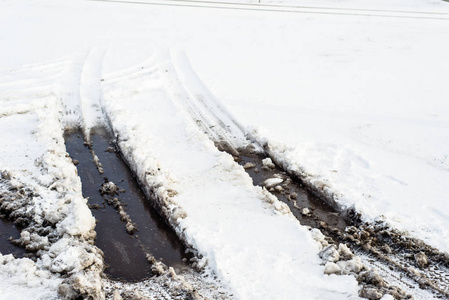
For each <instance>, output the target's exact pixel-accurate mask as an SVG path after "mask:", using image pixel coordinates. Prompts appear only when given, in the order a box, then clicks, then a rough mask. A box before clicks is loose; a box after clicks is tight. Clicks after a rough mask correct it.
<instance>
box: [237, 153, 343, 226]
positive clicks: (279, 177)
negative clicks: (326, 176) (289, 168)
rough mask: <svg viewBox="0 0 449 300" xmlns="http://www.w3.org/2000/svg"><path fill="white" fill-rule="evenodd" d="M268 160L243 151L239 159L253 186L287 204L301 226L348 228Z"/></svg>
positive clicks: (261, 155)
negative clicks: (263, 187) (264, 189)
mask: <svg viewBox="0 0 449 300" xmlns="http://www.w3.org/2000/svg"><path fill="white" fill-rule="evenodd" d="M265 159H267V156H266V155H265V154H255V153H245V152H241V153H240V155H239V156H238V158H237V160H238V163H239V164H240V165H242V166H243V167H244V168H245V171H246V172H247V173H248V175H249V176H250V177H251V178H252V180H253V183H254V185H258V186H265V187H266V188H267V190H269V191H270V192H271V193H272V194H274V195H275V196H276V197H277V198H278V199H279V200H280V201H282V202H284V203H286V204H287V205H288V207H289V208H290V210H291V211H292V213H293V215H294V216H295V217H296V218H297V219H298V220H299V221H300V223H301V224H302V225H307V226H310V227H313V228H320V229H325V228H323V227H327V225H330V226H331V227H333V228H338V229H340V230H344V229H345V228H346V226H348V225H349V224H348V223H347V222H346V220H345V219H344V218H343V217H342V216H341V215H340V214H339V213H338V212H337V211H336V210H335V209H333V208H332V207H331V206H329V205H328V204H326V203H325V202H323V201H321V200H320V199H318V198H316V197H314V196H312V195H310V193H309V192H307V191H306V190H305V189H304V188H303V187H302V185H301V183H300V182H299V181H298V180H296V179H295V178H292V177H290V176H289V175H287V174H286V173H285V171H283V170H282V169H281V168H279V167H278V166H277V165H275V164H273V163H272V162H271V160H267V161H265ZM263 161H265V164H264V163H263ZM323 222H324V223H323Z"/></svg>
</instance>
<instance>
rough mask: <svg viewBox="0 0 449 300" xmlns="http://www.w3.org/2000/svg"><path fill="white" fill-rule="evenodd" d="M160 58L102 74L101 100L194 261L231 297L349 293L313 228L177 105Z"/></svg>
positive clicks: (352, 291) (352, 287)
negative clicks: (325, 259)
mask: <svg viewBox="0 0 449 300" xmlns="http://www.w3.org/2000/svg"><path fill="white" fill-rule="evenodd" d="M161 57H163V56H161V55H155V57H154V62H152V61H151V60H150V61H148V65H145V66H144V69H148V70H151V71H150V72H147V73H145V74H144V73H140V74H139V77H138V78H136V77H135V76H133V75H132V74H131V75H128V76H130V77H132V80H129V79H128V78H126V77H125V76H123V75H122V76H120V75H119V74H114V75H113V76H112V77H109V76H107V75H106V76H105V81H104V84H103V91H104V99H103V101H104V103H103V104H104V106H105V110H106V113H107V114H108V115H109V116H110V121H111V123H112V124H113V128H114V131H115V134H117V135H118V136H119V146H120V147H121V149H122V151H123V153H124V155H125V157H126V158H127V159H128V161H132V162H133V164H132V167H133V169H134V170H135V171H136V173H137V174H138V176H139V179H140V180H141V182H143V183H144V184H146V185H147V186H150V187H151V186H152V187H155V192H156V193H157V195H158V196H159V199H160V201H161V205H162V206H163V207H164V208H165V209H166V211H167V216H168V217H171V220H172V224H173V225H174V226H175V227H176V229H177V231H178V232H179V233H181V234H182V235H184V238H185V239H186V240H187V241H188V243H189V244H191V245H192V246H193V247H194V248H195V249H198V251H199V252H200V254H201V255H203V256H204V257H203V260H202V261H200V262H198V263H199V264H200V265H204V264H206V263H207V266H208V267H209V268H210V269H211V270H212V271H213V272H215V274H216V275H218V276H219V278H220V279H222V280H223V281H224V282H226V283H228V285H229V286H230V288H231V290H232V292H233V294H234V295H235V296H236V298H237V299H274V298H281V299H287V298H290V297H292V296H294V295H298V294H301V295H304V297H305V298H313V297H318V298H329V297H332V298H335V299H338V298H341V299H347V298H348V297H355V296H356V295H357V283H356V281H355V278H354V277H348V276H343V277H328V276H326V275H324V273H323V272H324V267H323V266H321V265H320V263H321V260H320V259H319V257H318V251H319V249H320V244H319V243H318V242H316V241H314V240H313V238H312V235H311V234H310V232H309V231H308V230H307V229H306V228H305V227H301V226H300V225H299V223H298V221H297V220H296V219H295V218H294V217H293V216H292V215H291V214H290V213H289V210H288V208H287V207H286V206H285V204H282V203H280V202H279V201H278V200H277V199H275V198H274V197H273V196H272V195H269V194H268V193H267V192H266V191H265V190H263V189H261V188H259V187H254V186H253V185H252V182H251V179H250V178H249V176H248V175H247V174H246V173H245V172H244V170H243V168H242V167H240V166H239V165H238V164H236V163H235V162H234V159H233V158H232V157H231V156H230V155H229V154H224V153H222V152H219V151H218V150H217V149H216V148H215V147H214V146H213V143H212V142H211V141H210V140H209V139H208V138H207V135H205V134H203V132H201V131H200V130H198V128H197V127H196V126H195V122H194V121H193V120H192V119H190V117H189V116H188V115H187V116H186V115H185V114H184V113H185V111H184V104H182V105H180V103H179V102H178V100H179V99H178V97H180V96H182V95H179V94H172V93H171V91H173V90H175V91H177V90H179V87H178V86H177V85H178V84H179V82H178V81H168V80H166V77H165V76H163V75H164V73H166V68H164V67H161V65H162V66H165V65H166V64H165V62H164V61H163V59H162V58H161ZM165 57H166V56H165ZM136 71H138V69H137V70H136ZM138 72H139V71H138ZM117 76H119V78H121V80H120V81H118V80H115V78H117ZM109 82H110V83H109ZM123 98H126V99H127V105H126V106H125V105H124V104H123V101H122V99H123ZM240 134H242V133H240ZM274 180H279V179H277V178H274ZM276 182H278V181H276ZM280 182H282V179H280ZM168 190H174V191H176V192H177V194H176V195H175V196H172V197H170V196H168ZM180 209H182V211H183V212H184V213H183V214H182V215H180V214H179V210H180ZM293 278H294V280H293ZM323 287H325V288H323Z"/></svg>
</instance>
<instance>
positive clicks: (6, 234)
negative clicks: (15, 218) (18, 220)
mask: <svg viewBox="0 0 449 300" xmlns="http://www.w3.org/2000/svg"><path fill="white" fill-rule="evenodd" d="M19 237H20V230H19V228H17V227H16V225H14V223H13V222H11V221H8V220H5V219H3V218H0V253H1V254H3V255H6V254H12V255H14V257H16V258H21V257H24V256H25V254H26V253H27V252H26V250H25V249H24V248H21V247H19V246H16V245H14V244H13V243H11V240H12V239H18V238H19Z"/></svg>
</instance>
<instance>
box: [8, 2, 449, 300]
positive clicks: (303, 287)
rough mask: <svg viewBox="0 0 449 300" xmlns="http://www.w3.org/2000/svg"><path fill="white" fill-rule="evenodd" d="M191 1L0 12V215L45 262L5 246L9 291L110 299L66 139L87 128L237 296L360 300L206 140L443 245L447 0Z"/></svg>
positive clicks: (448, 152)
mask: <svg viewBox="0 0 449 300" xmlns="http://www.w3.org/2000/svg"><path fill="white" fill-rule="evenodd" d="M132 2H135V3H132ZM137 2H140V3H137ZM184 2H185V3H180V2H179V1H171V2H167V1H156V0H155V1H152V0H151V1H150V0H149V1H130V2H127V1H78V0H68V1H63V2H61V1H53V0H35V1H31V0H26V1H21V2H17V1H12V0H3V1H0V7H1V9H0V28H3V30H1V31H0V41H1V44H2V45H3V46H2V47H1V48H0V55H1V57H2V60H0V103H1V104H0V128H1V131H0V137H1V138H2V142H3V143H2V146H1V147H0V172H1V181H0V190H1V195H2V197H3V198H2V202H1V203H0V205H2V209H4V210H6V211H7V212H8V213H9V214H10V215H11V218H14V219H16V220H17V219H20V218H24V219H26V220H29V221H24V223H23V224H24V225H25V227H24V229H23V230H22V234H21V238H20V243H21V244H22V245H23V246H24V247H28V248H29V249H30V250H35V251H38V252H37V254H38V255H37V259H35V260H31V259H28V258H20V259H15V258H13V257H12V256H10V255H7V254H6V253H1V254H0V287H1V290H2V294H1V295H0V297H1V298H4V299H29V298H30V297H31V296H30V295H32V297H34V298H39V299H56V298H58V297H66V298H70V297H73V296H74V295H76V294H81V295H90V296H92V297H94V298H103V297H104V296H105V295H104V290H102V284H104V283H105V282H104V280H103V283H102V280H101V278H100V275H101V273H102V269H103V261H102V258H101V250H100V249H98V248H96V247H95V246H94V245H93V240H94V237H95V232H94V227H95V220H94V218H93V217H92V214H91V213H90V211H89V209H88V206H87V200H86V199H84V198H83V197H82V194H81V182H80V180H79V177H78V176H77V174H76V168H75V166H74V165H73V164H72V162H71V160H70V158H69V157H68V155H67V153H66V152H65V148H64V140H63V132H64V129H70V128H75V127H77V126H81V127H82V128H83V130H84V132H85V134H86V136H87V138H88V137H89V132H90V129H91V128H93V127H95V126H97V125H99V124H103V125H106V126H110V127H111V128H112V129H113V131H114V134H116V135H117V140H118V145H119V147H120V149H121V151H122V152H123V154H124V156H125V158H126V159H127V161H128V162H129V164H130V165H131V167H132V168H133V171H134V172H135V173H136V174H137V176H138V178H139V180H140V182H141V183H142V184H143V185H144V188H145V189H146V190H147V192H148V193H153V194H154V195H155V196H156V198H157V201H158V205H159V206H160V208H161V210H162V212H163V214H164V216H165V217H166V218H167V219H168V220H169V221H170V223H171V225H172V226H173V227H174V228H175V229H176V231H177V233H178V234H179V235H180V236H181V238H183V239H184V240H185V241H186V242H187V243H189V244H190V246H192V247H193V248H194V249H196V250H197V252H198V255H199V256H200V257H202V258H201V259H199V261H198V262H197V263H196V265H197V266H198V267H203V268H205V270H206V272H209V273H210V274H211V277H213V276H217V278H218V279H219V280H221V281H222V282H223V286H225V287H226V288H228V289H229V293H230V294H233V295H234V297H235V298H236V299H293V298H297V297H298V296H299V295H300V296H301V297H302V298H304V299H356V298H358V289H359V287H358V286H357V281H356V280H355V278H354V277H353V276H351V275H346V274H347V273H350V272H353V270H355V269H357V268H362V266H361V265H360V262H359V261H358V258H357V257H355V258H352V257H350V256H351V255H350V254H348V253H347V252H346V249H344V247H343V246H341V247H343V248H339V249H333V248H332V247H331V248H326V245H325V243H323V239H322V237H319V235H318V234H317V233H316V232H315V231H309V230H308V229H307V228H306V227H303V226H301V225H300V224H299V222H298V221H297V220H296V219H295V218H294V217H293V216H292V215H291V213H290V212H289V209H288V207H286V206H285V205H284V204H282V203H281V202H279V201H278V200H277V199H276V198H274V196H273V195H271V194H270V193H269V192H267V190H266V189H264V188H260V187H255V186H254V185H253V184H252V181H251V179H250V178H249V176H248V175H247V174H246V173H245V171H244V169H243V168H242V167H240V166H239V165H238V164H237V163H236V162H235V161H234V159H233V157H232V156H231V155H229V154H226V153H223V152H220V151H218V150H217V148H216V147H215V145H214V143H213V141H212V140H211V139H217V140H220V141H221V142H223V143H226V144H227V145H228V146H229V149H230V151H229V152H231V153H232V152H233V151H234V150H235V149H237V148H245V147H248V146H249V143H250V140H248V138H249V139H251V140H253V141H254V142H256V143H258V145H256V146H255V147H258V146H263V147H265V148H266V150H267V151H268V153H269V154H270V156H271V158H272V159H273V161H274V162H275V163H277V164H279V165H281V166H282V167H283V168H285V169H287V170H289V171H291V172H294V173H297V174H299V175H300V176H301V177H302V178H303V179H304V180H305V182H306V183H308V184H309V185H311V186H313V187H315V188H316V189H319V190H320V191H322V193H323V194H325V195H327V196H328V197H329V198H331V199H332V200H333V201H335V202H336V203H337V204H338V205H340V206H341V207H342V208H349V207H354V208H355V209H356V210H357V211H359V212H361V213H362V216H363V219H364V220H365V221H368V222H370V221H375V220H380V221H384V222H386V223H388V224H390V225H391V226H392V227H394V228H397V229H400V230H403V231H405V232H407V233H408V234H410V235H411V236H414V237H417V238H420V239H423V240H424V241H425V242H426V243H427V244H429V245H432V246H434V247H436V248H438V249H439V250H441V251H445V252H449V231H448V228H449V215H448V213H447V212H448V211H449V207H448V204H447V201H445V200H446V199H447V198H448V197H449V191H448V189H447V188H446V186H447V182H449V158H448V156H449V104H448V101H447V100H446V99H445V95H447V94H449V86H448V85H447V84H445V80H446V78H449V64H447V63H446V62H447V61H448V58H449V57H448V56H449V43H448V42H447V41H448V39H449V30H448V28H449V26H448V25H449V3H447V2H444V1H437V0H412V1H403V0H394V1H363V2H361V1H355V0H339V1H337V0H322V1H310V0H304V1H301V3H300V2H299V1H293V0H288V1H287V0H278V1H275V0H270V1H264V0H262V1H261V2H262V3H261V4H262V5H260V6H257V5H258V3H257V2H259V1H251V0H248V1H229V2H234V4H232V5H227V4H223V3H221V2H223V1H184ZM214 2H215V3H214ZM218 2H220V3H218ZM236 3H237V4H236ZM172 4H177V5H172ZM293 6H295V7H296V8H295V7H293ZM311 6H313V7H311ZM298 7H303V8H301V9H299V8H298ZM304 7H305V8H304ZM280 8H283V9H280ZM318 8H319V9H318ZM289 11H291V12H289ZM219 121H221V123H222V124H221V125H220V126H218V128H214V129H211V127H212V126H214V125H213V124H216V123H217V122H218V123H220V122H219ZM215 142H217V141H215ZM272 163H273V162H271V160H270V161H268V160H267V161H266V162H264V165H266V166H267V167H270V164H272ZM279 180H280V179H279V178H272V179H270V180H268V181H270V182H267V183H266V186H267V187H268V186H273V185H276V184H277V183H278V181H279ZM323 249H324V250H326V249H327V250H329V251H330V252H331V255H330V256H323V255H324V254H323V253H324V252H323ZM336 251H337V252H336ZM335 253H337V254H338V255H339V256H347V259H345V260H342V261H338V259H334V258H335V257H334V258H329V257H331V256H332V255H336V254H335ZM320 254H321V256H322V257H320ZM323 257H325V259H323ZM323 260H324V261H323ZM336 274H341V275H336ZM106 285H108V284H106ZM384 299H388V296H385V297H384Z"/></svg>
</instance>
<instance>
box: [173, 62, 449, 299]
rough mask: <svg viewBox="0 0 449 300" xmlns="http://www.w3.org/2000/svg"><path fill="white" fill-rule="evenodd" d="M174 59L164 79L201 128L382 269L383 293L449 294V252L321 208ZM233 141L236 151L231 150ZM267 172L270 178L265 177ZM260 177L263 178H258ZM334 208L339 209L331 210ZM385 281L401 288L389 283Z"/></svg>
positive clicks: (305, 216)
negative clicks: (303, 199) (301, 197)
mask: <svg viewBox="0 0 449 300" xmlns="http://www.w3.org/2000/svg"><path fill="white" fill-rule="evenodd" d="M171 60H172V61H171V63H172V64H173V67H172V68H173V69H168V70H169V72H167V73H168V74H167V77H170V75H172V76H174V77H175V78H174V79H173V77H170V78H166V80H169V79H170V80H172V85H178V87H177V88H178V90H177V94H176V97H177V99H176V101H178V102H179V104H180V105H181V106H182V107H183V108H184V109H185V110H186V111H187V115H188V116H189V117H190V118H191V119H192V120H193V121H194V122H195V123H196V124H197V126H198V127H199V128H200V130H202V131H204V132H205V133H206V134H207V135H208V136H209V138H210V139H211V140H212V141H214V142H215V144H216V146H217V147H218V148H219V149H220V150H222V151H226V152H228V153H230V154H232V155H233V156H234V158H235V159H236V160H237V161H240V163H241V165H242V166H244V168H245V169H246V170H247V172H248V173H249V174H250V176H251V177H252V178H253V180H254V183H255V184H259V185H262V186H265V187H266V188H267V189H269V190H270V192H271V193H273V194H274V195H276V196H277V197H278V199H279V200H281V201H284V202H285V203H286V204H288V205H289V207H290V209H291V211H292V212H293V214H294V215H295V216H296V217H297V219H298V220H299V221H300V222H301V223H302V224H303V225H304V224H306V225H307V226H311V227H312V228H317V229H319V230H320V231H321V232H322V233H323V234H324V235H325V236H326V237H327V239H329V240H330V241H332V243H334V244H335V245H338V244H341V243H344V244H347V245H348V246H350V248H352V250H353V251H354V252H355V253H357V254H358V255H359V257H360V258H361V259H362V261H363V263H364V265H365V266H367V267H368V268H374V269H376V270H378V273H379V274H381V276H382V277H384V278H385V279H386V280H388V281H386V280H382V281H380V282H378V283H377V286H375V285H374V286H375V288H377V291H379V293H383V294H384V293H390V294H392V295H394V297H395V298H396V299H408V297H409V296H410V295H414V296H415V297H417V298H418V299H430V298H441V297H443V298H449V279H448V278H449V255H447V254H444V253H441V252H439V251H438V250H437V249H434V248H432V247H430V246H428V245H426V244H425V243H423V242H422V241H419V240H416V239H413V238H410V237H407V236H405V235H404V234H403V233H401V232H399V231H397V230H394V229H392V228H389V227H388V226H386V225H385V224H381V223H379V224H364V223H362V222H361V215H360V214H359V213H358V212H356V211H352V210H347V211H343V210H342V209H341V208H338V206H337V204H336V203H335V202H334V201H331V203H328V205H327V206H328V208H327V209H328V212H322V211H320V210H318V209H317V206H318V204H316V203H319V202H320V201H321V200H320V199H322V200H325V201H326V200H327V197H322V198H320V197H318V199H316V197H313V196H312V194H318V195H319V193H318V192H317V190H318V189H317V188H316V187H313V186H312V187H309V188H307V190H308V191H307V192H306V191H304V187H308V185H305V183H304V182H303V181H302V180H301V179H300V178H301V177H300V176H298V175H296V174H294V173H290V174H289V173H288V172H287V171H286V170H282V168H279V167H278V166H275V165H274V164H273V165H270V164H269V163H268V162H267V163H264V161H265V158H267V157H269V155H268V154H266V153H265V154H264V152H265V151H264V150H261V149H262V147H259V146H254V147H251V144H253V143H252V142H251V141H250V140H249V139H248V138H247V137H245V135H244V134H243V130H241V129H240V128H241V126H240V125H238V123H237V122H236V121H234V120H233V119H232V117H231V116H230V114H229V113H227V112H226V111H224V110H222V108H221V106H220V105H219V104H218V103H217V100H216V99H215V98H214V97H213V96H211V94H210V93H209V92H208V91H207V89H206V88H205V87H204V85H202V83H201V82H200V80H199V78H198V77H197V76H196V74H194V72H193V69H192V68H191V66H190V64H188V60H187V58H186V57H185V55H182V54H176V53H175V54H173V53H172V55H171ZM170 73H172V74H170ZM173 74H174V75H173ZM198 95H201V96H200V97H198ZM203 95H205V96H203ZM195 96H196V97H195ZM233 139H237V140H238V142H237V141H236V142H234V141H235V140H233ZM241 140H244V142H242V141H241ZM233 142H234V143H233ZM227 143H229V144H227ZM229 145H231V146H232V147H233V148H232V149H235V151H234V150H231V151H229V149H228V147H229ZM239 145H243V147H239ZM251 148H252V150H251ZM254 149H256V150H258V151H254ZM272 158H273V157H272ZM270 169H271V170H270ZM255 170H257V171H255ZM273 170H276V171H273ZM264 172H265V173H266V177H263V176H262V175H263V173H264ZM260 176H262V177H260ZM256 178H258V180H259V183H257V182H256ZM269 179H276V180H278V181H279V182H280V183H278V184H277V185H273V186H271V185H269V184H267V180H269ZM297 188H299V189H301V190H302V191H304V193H306V194H308V195H307V197H308V198H315V199H316V200H314V201H315V202H314V203H310V202H302V203H300V202H299V199H297V194H299V192H297V191H296V190H295V189H297ZM293 195H294V196H293ZM329 204H330V206H329ZM332 207H334V208H337V210H336V211H335V210H333V209H332ZM359 277H360V276H359ZM362 277H363V276H362ZM360 280H361V281H360V284H361V286H362V290H361V295H362V296H367V295H368V294H367V293H375V292H373V291H372V288H373V284H372V282H371V281H370V280H372V279H369V278H368V279H366V278H362V279H360ZM386 282H390V284H392V285H395V286H397V287H394V286H390V285H388V284H387V283H386Z"/></svg>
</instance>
